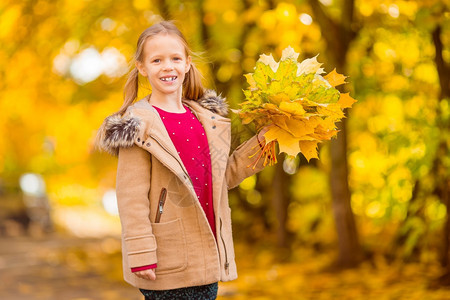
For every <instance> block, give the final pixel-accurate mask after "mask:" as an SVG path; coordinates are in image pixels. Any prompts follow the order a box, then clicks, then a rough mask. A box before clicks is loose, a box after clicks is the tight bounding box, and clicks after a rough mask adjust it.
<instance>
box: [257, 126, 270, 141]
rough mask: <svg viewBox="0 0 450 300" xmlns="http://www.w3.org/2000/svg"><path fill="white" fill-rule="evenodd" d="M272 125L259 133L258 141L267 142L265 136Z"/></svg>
mask: <svg viewBox="0 0 450 300" xmlns="http://www.w3.org/2000/svg"><path fill="white" fill-rule="evenodd" d="M270 127H271V125H267V126H264V127H263V128H262V129H261V130H260V131H259V132H258V141H260V142H263V141H265V138H264V134H265V133H266V132H267V131H268V130H269V128H270Z"/></svg>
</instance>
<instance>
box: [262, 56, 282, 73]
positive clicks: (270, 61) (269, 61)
mask: <svg viewBox="0 0 450 300" xmlns="http://www.w3.org/2000/svg"><path fill="white" fill-rule="evenodd" d="M259 61H260V62H262V63H263V64H265V65H268V66H269V67H270V68H271V69H272V71H274V72H276V71H277V69H278V65H279V64H278V63H277V62H276V61H275V59H274V58H273V56H272V54H270V55H265V54H261V55H260V56H259Z"/></svg>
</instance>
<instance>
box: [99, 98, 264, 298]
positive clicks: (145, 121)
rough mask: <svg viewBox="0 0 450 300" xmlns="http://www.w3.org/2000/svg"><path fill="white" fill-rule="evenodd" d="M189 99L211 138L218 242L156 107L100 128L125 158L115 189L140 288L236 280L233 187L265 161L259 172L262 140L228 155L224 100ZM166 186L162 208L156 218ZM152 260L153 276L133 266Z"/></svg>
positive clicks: (127, 253) (140, 107) (126, 253)
mask: <svg viewBox="0 0 450 300" xmlns="http://www.w3.org/2000/svg"><path fill="white" fill-rule="evenodd" d="M183 103H184V104H186V105H187V106H188V107H189V108H190V109H191V110H192V111H193V112H194V114H195V115H196V116H197V118H198V119H199V120H200V122H201V123H202V125H203V127H204V129H205V132H206V135H207V138H208V144H209V148H210V152H211V166H212V182H213V205H214V213H215V223H216V228H217V229H216V236H217V241H216V239H215V238H214V235H213V233H212V231H211V228H210V226H209V224H208V221H207V219H206V215H205V213H204V211H203V209H202V207H201V206H200V203H199V202H198V200H197V196H196V193H195V191H194V188H193V185H192V182H191V180H190V178H189V175H188V173H187V171H186V168H185V167H184V165H183V163H182V161H181V159H180V157H179V155H178V153H177V151H176V149H175V146H174V145H173V143H172V141H171V139H170V137H169V135H168V134H167V131H166V129H165V127H164V124H163V122H162V120H161V119H160V117H159V114H158V113H157V111H156V109H154V108H153V107H152V106H151V105H150V104H149V103H148V102H147V101H146V100H145V99H142V100H140V101H138V102H136V103H135V104H134V105H132V106H131V107H130V108H129V109H128V110H127V112H126V113H125V114H124V116H123V117H120V116H118V115H112V116H110V117H108V118H106V119H105V121H104V123H103V125H102V127H101V129H100V131H99V134H101V143H102V144H101V146H102V148H103V149H104V150H107V151H109V152H111V153H113V154H118V157H119V158H118V160H119V161H118V167H117V185H116V189H117V201H118V205H119V214H120V220H121V224H122V253H123V271H124V278H125V280H126V281H127V282H128V283H130V284H131V285H133V286H135V287H138V288H143V289H149V290H165V289H174V288H180V287H188V286H198V285H204V284H209V283H213V282H217V281H219V280H221V281H229V280H233V279H235V278H237V272H236V263H235V260H234V249H233V238H232V230H231V215H230V207H229V204H228V189H231V188H233V187H235V186H237V185H238V184H239V183H240V182H241V181H242V180H243V179H245V178H246V177H248V176H250V175H252V174H254V173H256V172H258V171H260V170H261V169H262V168H263V167H262V164H261V163H260V164H259V165H258V166H257V167H256V168H255V170H253V169H252V168H248V167H247V166H248V165H249V164H250V163H251V162H252V160H253V159H250V158H249V155H251V154H253V153H254V152H256V151H257V150H258V147H259V146H258V142H257V139H256V136H254V137H253V138H251V139H249V140H248V141H247V142H245V143H243V144H241V145H240V146H239V147H238V148H237V149H236V150H235V151H234V152H233V153H232V154H231V155H229V152H230V132H231V131H230V127H231V126H230V120H229V119H228V118H225V117H224V116H223V115H224V114H226V113H227V108H226V104H225V102H224V99H222V98H220V97H218V96H216V94H215V93H214V92H211V91H208V92H207V93H206V94H205V95H204V96H203V98H202V99H200V100H199V101H191V100H186V101H183ZM205 107H206V108H205ZM217 112H218V113H217ZM163 190H166V191H167V193H166V200H165V202H164V207H163V208H164V210H163V213H162V214H161V219H160V221H159V222H158V223H155V220H156V214H157V207H158V202H159V199H160V197H161V196H162V194H163V193H164V192H163ZM154 263H157V269H156V280H155V281H150V280H145V279H141V278H138V277H137V276H136V275H134V274H133V273H132V272H131V270H130V268H132V267H139V266H144V265H150V264H154Z"/></svg>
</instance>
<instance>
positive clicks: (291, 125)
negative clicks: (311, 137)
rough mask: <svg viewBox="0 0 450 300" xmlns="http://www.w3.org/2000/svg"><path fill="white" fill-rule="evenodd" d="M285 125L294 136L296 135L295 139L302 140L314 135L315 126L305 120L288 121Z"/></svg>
mask: <svg viewBox="0 0 450 300" xmlns="http://www.w3.org/2000/svg"><path fill="white" fill-rule="evenodd" d="M285 124H286V127H287V129H288V130H289V132H290V133H292V135H294V136H295V137H299V138H300V137H303V136H306V135H308V134H311V133H314V124H313V123H310V122H308V121H307V120H304V119H301V120H297V119H287V120H286V122H285Z"/></svg>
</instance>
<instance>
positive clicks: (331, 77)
mask: <svg viewBox="0 0 450 300" xmlns="http://www.w3.org/2000/svg"><path fill="white" fill-rule="evenodd" d="M323 78H325V79H326V80H327V81H328V82H329V83H330V84H331V86H332V87H335V86H338V85H341V84H344V83H345V78H347V76H344V75H342V74H339V73H338V72H336V69H334V70H333V71H331V72H330V73H328V74H327V75H325V76H323Z"/></svg>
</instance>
